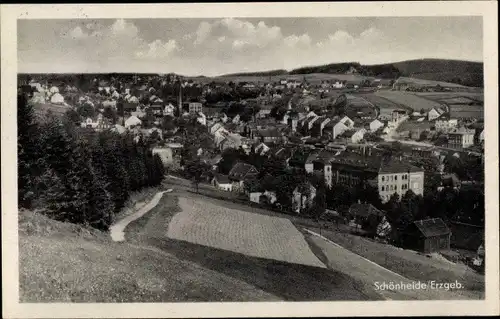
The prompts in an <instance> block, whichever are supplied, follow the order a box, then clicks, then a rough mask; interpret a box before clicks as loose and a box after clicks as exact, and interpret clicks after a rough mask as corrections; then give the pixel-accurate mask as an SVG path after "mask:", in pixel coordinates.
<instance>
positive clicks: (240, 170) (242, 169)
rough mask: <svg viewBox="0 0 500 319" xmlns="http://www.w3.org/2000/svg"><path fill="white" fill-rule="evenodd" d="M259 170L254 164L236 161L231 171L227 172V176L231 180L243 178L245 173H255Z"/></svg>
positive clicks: (245, 175)
mask: <svg viewBox="0 0 500 319" xmlns="http://www.w3.org/2000/svg"><path fill="white" fill-rule="evenodd" d="M258 173H259V171H258V170H257V169H256V168H255V166H253V165H250V164H247V163H243V162H238V163H236V164H235V165H234V166H233V168H231V171H230V172H229V178H230V179H233V180H244V179H245V178H246V177H248V176H247V175H255V174H258Z"/></svg>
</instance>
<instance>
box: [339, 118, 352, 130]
mask: <svg viewBox="0 0 500 319" xmlns="http://www.w3.org/2000/svg"><path fill="white" fill-rule="evenodd" d="M340 123H342V124H344V125H345V126H347V128H353V127H354V121H353V120H351V119H350V118H349V117H347V116H344V117H343V118H342V119H341V120H340Z"/></svg>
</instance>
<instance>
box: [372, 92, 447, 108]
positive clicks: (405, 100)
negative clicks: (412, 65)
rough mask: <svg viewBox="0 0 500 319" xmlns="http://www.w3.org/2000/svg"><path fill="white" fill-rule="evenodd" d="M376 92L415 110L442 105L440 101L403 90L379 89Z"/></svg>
mask: <svg viewBox="0 0 500 319" xmlns="http://www.w3.org/2000/svg"><path fill="white" fill-rule="evenodd" d="M375 94H376V95H377V96H380V97H383V98H386V99H388V100H390V101H392V102H394V103H395V104H398V105H401V106H405V107H408V108H412V109H413V110H415V111H420V110H421V109H424V110H425V111H428V110H431V109H433V108H435V107H439V106H440V105H441V104H440V103H438V102H435V101H431V100H429V99H425V98H422V97H419V96H416V95H415V94H411V93H406V92H401V91H377V92H376V93H375Z"/></svg>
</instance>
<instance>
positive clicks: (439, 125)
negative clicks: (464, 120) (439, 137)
mask: <svg viewBox="0 0 500 319" xmlns="http://www.w3.org/2000/svg"><path fill="white" fill-rule="evenodd" d="M434 126H435V128H436V131H438V132H445V133H446V132H449V131H451V130H453V129H455V128H457V126H458V120H457V119H437V120H436V122H434Z"/></svg>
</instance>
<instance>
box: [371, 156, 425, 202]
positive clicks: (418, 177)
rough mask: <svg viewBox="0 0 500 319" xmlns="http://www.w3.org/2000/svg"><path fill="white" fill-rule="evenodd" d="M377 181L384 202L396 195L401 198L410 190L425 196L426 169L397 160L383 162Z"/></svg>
mask: <svg viewBox="0 0 500 319" xmlns="http://www.w3.org/2000/svg"><path fill="white" fill-rule="evenodd" d="M377 181H378V183H377V184H378V190H379V194H380V198H381V199H382V202H387V201H388V200H389V199H390V198H391V196H392V195H393V194H394V193H397V194H398V195H399V197H400V198H401V197H402V196H403V195H404V194H405V193H406V192H407V191H408V190H410V189H411V190H412V191H413V193H415V194H416V195H423V194H424V169H423V168H419V167H416V166H413V165H410V164H407V163H404V162H400V161H397V160H392V161H389V162H382V164H381V165H380V169H379V171H378V176H377Z"/></svg>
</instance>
